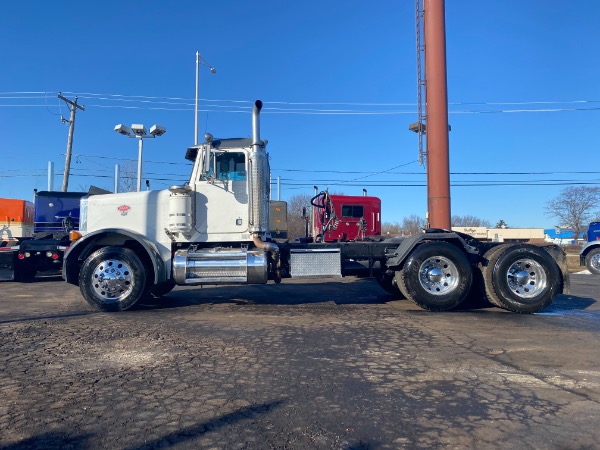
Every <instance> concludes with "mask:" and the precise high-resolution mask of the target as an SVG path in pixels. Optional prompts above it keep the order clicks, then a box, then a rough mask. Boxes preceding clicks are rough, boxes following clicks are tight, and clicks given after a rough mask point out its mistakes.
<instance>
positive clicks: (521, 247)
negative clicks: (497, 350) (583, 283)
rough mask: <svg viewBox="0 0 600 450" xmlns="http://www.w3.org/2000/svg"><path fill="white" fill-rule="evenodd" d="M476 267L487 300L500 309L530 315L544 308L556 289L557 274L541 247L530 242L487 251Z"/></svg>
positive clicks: (550, 300)
mask: <svg viewBox="0 0 600 450" xmlns="http://www.w3.org/2000/svg"><path fill="white" fill-rule="evenodd" d="M483 259H484V262H483V264H482V265H481V266H480V268H481V271H482V275H483V282H484V285H485V292H486V295H487V298H488V300H489V301H490V302H491V303H492V304H494V305H496V306H499V307H500V308H504V309H507V310H509V311H513V312H516V313H522V314H531V313H534V312H537V311H541V310H542V309H544V308H545V307H547V306H548V305H549V304H550V303H552V300H553V299H554V297H555V296H556V294H557V293H558V292H559V289H560V286H561V280H562V278H561V273H560V270H559V268H558V265H557V264H556V262H555V261H554V259H552V257H551V256H550V255H549V254H548V252H546V251H545V250H544V249H542V248H539V247H536V246H534V245H530V244H518V245H500V246H498V247H494V248H492V249H490V250H488V251H487V252H486V253H485V254H484V256H483Z"/></svg>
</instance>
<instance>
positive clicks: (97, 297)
mask: <svg viewBox="0 0 600 450" xmlns="http://www.w3.org/2000/svg"><path fill="white" fill-rule="evenodd" d="M145 287H146V272H145V268H144V265H143V264H142V262H141V261H140V259H139V257H138V256H137V255H136V254H135V252H134V251H133V250H131V249H128V248H122V247H104V248H101V249H99V250H96V251H95V252H94V253H92V254H91V255H90V256H89V257H88V258H87V259H86V260H85V262H84V263H83V266H82V268H81V272H80V273H79V289H80V290H81V293H82V294H83V297H84V298H85V299H86V301H87V302H88V303H89V304H90V305H92V306H93V307H94V308H96V309H99V310H101V311H125V310H127V309H129V308H131V307H132V306H133V305H135V304H136V303H137V302H138V300H140V299H141V298H142V296H143V295H144V292H145Z"/></svg>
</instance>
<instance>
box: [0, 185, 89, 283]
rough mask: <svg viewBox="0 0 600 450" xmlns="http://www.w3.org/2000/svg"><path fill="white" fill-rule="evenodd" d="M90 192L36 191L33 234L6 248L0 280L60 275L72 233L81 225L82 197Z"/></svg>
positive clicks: (1, 254) (0, 264)
mask: <svg viewBox="0 0 600 450" xmlns="http://www.w3.org/2000/svg"><path fill="white" fill-rule="evenodd" d="M87 194H88V193H87V192H57V191H39V192H38V191H34V197H35V198H34V221H33V235H32V236H25V237H21V238H19V239H16V240H15V241H14V242H11V243H10V244H11V245H5V246H4V248H2V251H0V281H10V280H15V281H25V282H27V281H32V280H33V279H34V278H35V276H36V274H37V273H38V272H46V273H56V274H59V273H60V271H61V269H62V263H63V256H64V253H65V251H66V249H67V248H68V246H69V244H70V239H69V233H70V232H71V231H72V230H77V229H78V228H79V211H80V206H79V202H80V199H81V197H83V196H84V195H87ZM27 203H29V202H27Z"/></svg>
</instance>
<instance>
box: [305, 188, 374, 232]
mask: <svg viewBox="0 0 600 450" xmlns="http://www.w3.org/2000/svg"><path fill="white" fill-rule="evenodd" d="M311 204H312V206H313V218H314V229H313V236H315V241H316V242H347V241H364V240H373V239H376V240H379V239H380V238H381V200H380V199H379V198H377V197H368V196H366V195H363V196H358V195H337V194H329V192H328V191H327V190H325V191H323V192H321V193H319V194H317V195H316V196H315V197H313V198H312V199H311Z"/></svg>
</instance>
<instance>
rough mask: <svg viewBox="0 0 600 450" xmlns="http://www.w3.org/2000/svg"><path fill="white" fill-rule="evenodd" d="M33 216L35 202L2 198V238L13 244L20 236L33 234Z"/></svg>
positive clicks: (0, 208)
mask: <svg viewBox="0 0 600 450" xmlns="http://www.w3.org/2000/svg"><path fill="white" fill-rule="evenodd" d="M33 218H34V214H33V203H31V202H28V201H26V200H16V199H12V198H0V239H1V240H2V241H8V245H12V241H14V240H16V239H18V238H24V237H31V236H33ZM4 245H7V244H6V243H5V244H4Z"/></svg>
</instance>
